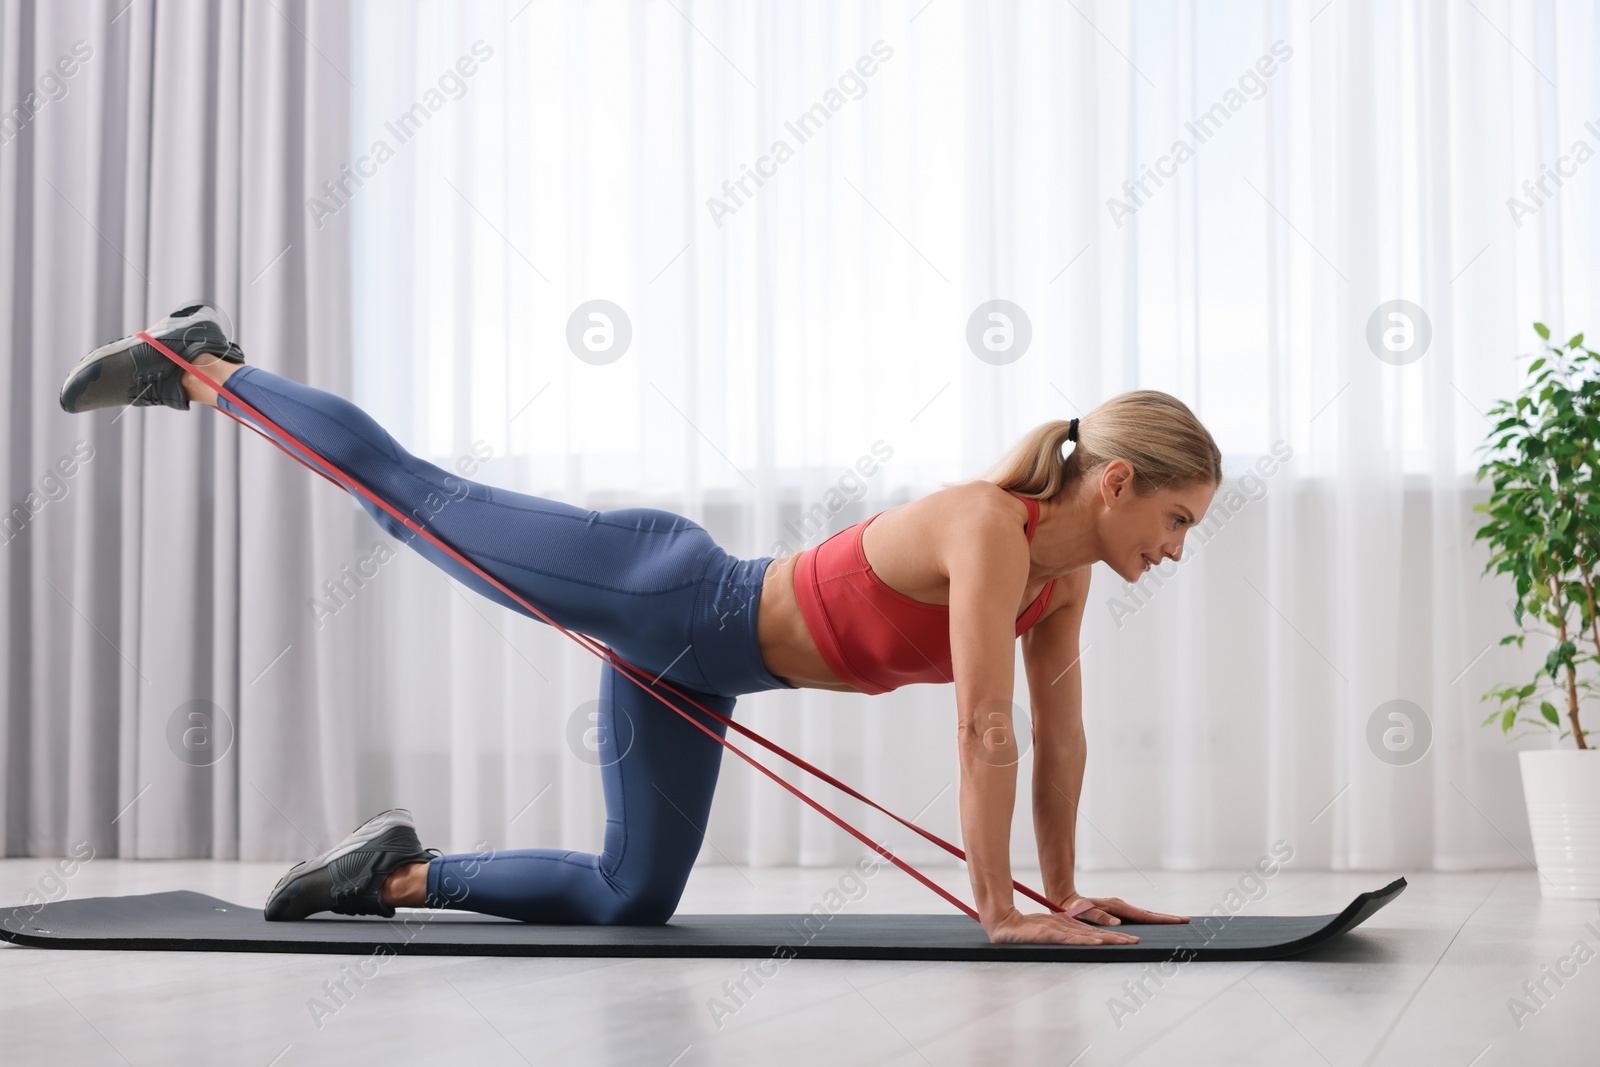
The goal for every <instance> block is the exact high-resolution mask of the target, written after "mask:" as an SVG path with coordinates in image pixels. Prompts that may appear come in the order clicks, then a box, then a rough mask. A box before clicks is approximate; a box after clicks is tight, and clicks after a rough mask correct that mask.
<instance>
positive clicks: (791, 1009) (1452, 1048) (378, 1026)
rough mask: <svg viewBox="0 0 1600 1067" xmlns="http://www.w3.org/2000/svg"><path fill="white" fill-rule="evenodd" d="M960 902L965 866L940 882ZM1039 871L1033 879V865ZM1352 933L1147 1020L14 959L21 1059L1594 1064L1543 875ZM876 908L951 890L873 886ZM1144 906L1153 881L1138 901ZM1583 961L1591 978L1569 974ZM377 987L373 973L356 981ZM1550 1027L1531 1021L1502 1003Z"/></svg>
mask: <svg viewBox="0 0 1600 1067" xmlns="http://www.w3.org/2000/svg"><path fill="white" fill-rule="evenodd" d="M49 863H50V861H47V860H41V859H13V860H4V861H0V903H4V904H12V903H16V902H19V901H21V900H22V899H23V898H24V896H25V895H26V893H27V892H28V890H29V889H30V888H32V887H33V886H35V885H36V884H37V883H38V880H39V878H40V876H41V875H42V874H43V873H44V871H45V870H46V869H47V868H48V866H49ZM283 868H284V865H283V864H261V863H249V864H239V863H206V862H167V863H158V862H132V861H112V860H96V861H94V862H93V863H90V864H88V865H86V866H85V867H84V868H83V869H82V870H81V871H80V872H79V873H78V874H77V875H76V876H75V877H74V878H73V879H72V881H71V882H70V884H69V886H68V892H70V893H71V894H72V895H73V896H76V897H82V896H94V895H102V894H114V893H143V892H155V891H159V890H164V889H180V888H181V889H194V890H198V891H201V892H206V893H210V894H212V895H214V896H218V897H223V898H226V899H230V900H234V901H238V902H240V903H252V904H258V903H259V902H260V901H261V900H262V899H263V897H264V896H265V894H266V892H267V890H268V889H269V888H270V887H271V885H272V884H273V883H274V882H275V881H276V880H277V878H278V876H279V875H280V874H281V873H282V870H283ZM941 873H942V875H943V877H942V880H943V881H945V882H946V883H947V884H949V885H951V886H953V887H956V888H962V887H961V882H962V880H963V875H962V872H960V871H958V870H946V871H944V872H941ZM1147 873H1148V874H1149V876H1150V878H1151V879H1152V880H1153V881H1154V882H1155V884H1156V887H1155V888H1151V886H1149V885H1146V884H1145V883H1144V881H1143V879H1142V878H1141V877H1140V876H1137V875H1128V876H1116V875H1092V876H1088V877H1087V878H1086V883H1087V884H1086V886H1085V888H1087V889H1088V890H1089V891H1091V892H1103V893H1108V894H1115V895H1119V896H1123V897H1127V898H1128V899H1130V900H1134V901H1136V902H1137V903H1140V904H1144V905H1146V906H1149V907H1154V908H1157V909H1162V910H1168V911H1180V912H1183V911H1186V912H1193V911H1203V910H1204V909H1205V908H1207V907H1209V906H1210V902H1212V901H1215V900H1219V899H1221V897H1222V894H1223V893H1224V892H1225V891H1226V890H1227V888H1228V887H1229V886H1230V885H1231V884H1232V883H1233V882H1234V880H1235V878H1236V875H1235V873H1234V872H1223V871H1218V872H1200V873H1160V872H1153V871H1152V872H1147ZM839 874H840V872H839V871H830V870H825V869H811V870H793V869H777V870H773V869H767V870H762V869H748V868H745V869H739V870H735V869H731V868H705V869H702V870H699V871H697V872H696V875H695V878H694V880H693V881H692V882H691V884H690V887H689V890H688V892H687V893H686V895H685V899H684V901H683V904H682V906H681V909H680V910H682V911H684V912H706V911H719V910H725V911H801V910H804V909H806V908H808V907H810V906H811V904H812V903H814V902H816V901H818V900H820V899H821V897H822V894H823V893H824V892H825V891H826V890H827V889H828V888H830V887H831V886H833V885H835V884H836V882H837V880H838V878H839ZM1022 875H1023V877H1024V878H1025V879H1026V872H1022ZM1392 877H1393V874H1392V873H1387V872H1366V873H1358V874H1332V873H1316V872H1294V871H1290V870H1284V871H1282V872H1280V873H1279V874H1278V876H1277V877H1276V878H1275V879H1273V881H1272V882H1270V883H1269V887H1270V893H1269V895H1268V897H1267V898H1266V899H1265V900H1263V901H1261V902H1260V903H1258V904H1252V905H1250V906H1249V908H1250V910H1251V911H1252V912H1254V913H1259V914H1271V913H1279V914H1320V913H1327V912H1335V911H1338V910H1339V909H1340V908H1342V907H1343V906H1344V905H1345V904H1347V903H1348V902H1349V901H1350V899H1351V898H1352V897H1354V896H1355V894H1356V893H1358V892H1360V891H1362V890H1366V889H1375V888H1377V887H1379V886H1381V885H1384V884H1385V883H1387V882H1388V881H1389V880H1390V879H1391V878H1392ZM1407 878H1408V881H1409V882H1410V885H1409V887H1408V888H1407V889H1406V891H1405V892H1404V893H1403V894H1401V896H1400V897H1399V899H1397V900H1396V901H1394V902H1393V903H1391V904H1390V905H1389V906H1388V907H1387V908H1385V909H1384V910H1383V911H1381V912H1379V913H1378V914H1377V915H1376V916H1375V917H1374V918H1372V919H1371V920H1369V921H1368V922H1367V923H1366V924H1365V925H1364V926H1362V927H1361V928H1359V929H1358V930H1357V931H1356V932H1355V933H1354V934H1351V935H1347V936H1346V937H1345V938H1344V939H1342V940H1341V941H1340V942H1338V943H1336V944H1335V945H1333V946H1330V947H1328V948H1326V949H1323V950H1321V951H1319V952H1317V953H1316V954H1314V955H1310V956H1306V957H1302V958H1300V959H1298V960H1290V961H1279V962H1269V963H1189V964H1186V965H1184V966H1183V967H1182V968H1181V969H1180V970H1179V972H1178V974H1177V975H1176V976H1174V977H1172V978H1169V979H1167V980H1166V982H1165V983H1164V984H1163V985H1162V986H1161V987H1160V988H1159V989H1156V987H1155V984H1154V983H1152V982H1148V981H1147V988H1149V989H1153V990H1156V991H1155V993H1154V995H1153V996H1151V997H1149V998H1148V999H1146V1000H1145V1002H1144V1003H1143V1004H1142V1006H1139V1007H1138V1009H1137V1011H1135V1012H1134V1013H1133V1014H1131V1015H1124V1016H1123V1017H1122V1018H1121V1019H1120V1026H1119V1025H1118V1020H1114V1019H1113V1016H1112V1013H1111V1010H1110V1007H1109V1003H1110V1001H1111V999H1112V998H1114V997H1121V998H1123V1001H1124V1003H1125V1004H1131V1003H1132V1002H1131V1001H1129V1000H1128V999H1127V994H1126V993H1125V992H1124V990H1123V988H1122V987H1123V983H1124V982H1127V981H1129V980H1130V979H1136V978H1137V977H1138V976H1139V973H1140V971H1141V965H1133V964H1022V965H1002V964H963V963H872V962H826V961H800V960H796V961H789V962H787V963H785V964H783V966H782V967H781V969H780V970H779V971H778V973H777V975H776V976H774V977H772V978H770V979H768V980H767V981H766V983H765V985H763V986H761V987H760V988H759V989H756V991H755V992H754V994H753V995H752V996H750V997H749V998H748V999H747V1000H746V1001H745V1002H744V1003H743V1004H742V1005H741V1006H739V1007H738V1009H737V1011H736V1012H735V1013H734V1014H733V1015H732V1016H731V1017H726V1018H723V1019H721V1020H720V1022H721V1025H720V1026H719V1025H718V1021H716V1020H714V1019H713V1015H712V1011H711V1007H710V1002H711V998H713V997H718V996H721V995H723V990H722V988H721V987H722V985H723V983H724V982H725V981H727V980H728V979H730V978H735V977H738V976H739V974H740V964H739V962H738V961H733V960H617V961H608V960H538V959H503V958H455V957H418V958H395V959H392V960H390V961H389V962H387V963H385V964H384V965H383V967H382V968H381V969H380V971H379V973H378V976H377V977H376V978H373V979H371V980H369V981H368V982H367V983H366V984H365V985H364V986H362V987H360V988H358V989H357V991H356V992H355V994H354V995H353V996H352V997H350V998H349V999H348V1001H347V1002H346V1003H345V1004H344V1006H342V1007H341V1008H339V1010H338V1011H337V1012H336V1013H334V1014H333V1015H331V1016H325V1017H324V1018H322V1019H321V1025H320V1026H319V1025H318V1021H317V1020H316V1019H315V1018H314V1016H313V1014H312V1011H311V1009H310V1007H309V1002H310V1001H311V1000H312V998H314V997H317V996H319V995H320V994H321V993H322V986H323V984H324V983H325V982H328V981H331V980H335V979H337V978H339V977H340V975H341V968H343V967H346V966H349V965H351V964H352V963H353V962H354V961H356V960H359V959H360V957H352V956H295V955H265V954H249V953H245V954H232V953H218V954H208V953H156V952H151V953H108V952H52V951H43V950H32V949H21V948H17V947H15V946H12V945H3V946H0V1062H3V1063H5V1064H8V1065H9V1064H35V1063H38V1064H43V1063H49V1064H102V1063H104V1064H182V1063H205V1064H212V1063H228V1064H249V1065H256V1067H268V1065H269V1064H270V1065H273V1067H290V1065H292V1064H311V1063H329V1064H350V1063H361V1064H366V1063H384V1064H394V1063H413V1062H414V1063H428V1064H440V1065H449V1064H458V1063H471V1064H475V1065H477V1064H483V1065H493V1064H522V1063H528V1064H540V1065H543V1064H547V1063H563V1064H564V1063H595V1064H629V1065H634V1064H638V1065H647V1067H696V1065H699V1064H740V1065H750V1064H765V1063H803V1064H813V1063H823V1064H828V1065H830V1067H835V1065H847V1064H873V1065H885V1067H888V1065H922V1064H931V1065H937V1067H943V1065H945V1064H983V1065H985V1067H987V1065H989V1064H1012V1063H1017V1064H1035V1063H1038V1064H1055V1065H1058V1067H1064V1065H1067V1064H1076V1065H1077V1067H1098V1065H1102V1064H1122V1063H1128V1064H1165V1063H1174V1062H1182V1063H1194V1064H1211V1063H1229V1064H1252V1063H1262V1064H1301V1063H1305V1064H1332V1065H1336V1067H1344V1065H1346V1064H1368V1063H1376V1064H1391V1063H1392V1064H1451V1065H1460V1067H1467V1065H1469V1064H1471V1065H1473V1067H1490V1065H1494V1064H1595V1063H1600V1030H1597V1029H1596V1025H1595V1024H1596V1021H1597V1019H1600V1011H1597V1009H1600V956H1596V957H1595V958H1594V959H1592V960H1589V961H1588V962H1587V963H1585V964H1583V965H1581V966H1577V973H1576V974H1575V975H1573V976H1572V977H1569V978H1565V979H1563V982H1564V984H1563V985H1561V986H1559V987H1558V986H1557V985H1556V984H1555V982H1554V981H1552V980H1549V979H1546V980H1545V987H1546V989H1548V990H1549V991H1550V995H1549V996H1548V997H1542V1000H1543V1003H1542V1006H1541V1005H1540V1004H1539V1003H1538V1002H1536V1001H1533V1000H1531V999H1529V998H1528V997H1527V995H1526V994H1525V993H1524V991H1523V988H1522V986H1523V983H1524V982H1527V981H1530V980H1531V981H1535V982H1537V981H1538V980H1539V979H1540V978H1541V977H1542V968H1544V967H1545V966H1546V965H1548V966H1550V967H1551V968H1555V966H1556V963H1557V960H1559V959H1560V958H1562V957H1564V956H1567V955H1568V954H1569V953H1570V952H1571V951H1572V949H1573V946H1574V944H1575V943H1576V942H1578V941H1584V942H1586V943H1587V945H1588V948H1589V949H1590V950H1591V951H1592V952H1595V953H1600V937H1596V936H1595V935H1594V934H1592V933H1590V932H1589V931H1588V930H1587V929H1585V927H1584V923H1585V922H1594V923H1595V926H1596V928H1597V929H1600V907H1597V904H1596V902H1594V901H1556V900H1545V899H1542V898H1541V897H1540V896H1539V892H1538V882H1537V875H1535V874H1534V873H1533V872H1532V871H1526V870H1521V871H1487V872H1479V873H1471V874H1416V875H1411V874H1408V875H1407ZM869 885H870V889H869V892H868V894H867V895H866V897H865V898H864V899H862V900H860V901H859V902H857V903H854V904H851V905H849V907H850V908H851V909H852V910H857V911H861V912H894V911H933V910H937V909H938V906H939V905H938V901H937V900H936V898H933V897H932V896H931V895H930V894H928V893H927V891H926V890H924V889H922V888H921V887H919V886H917V885H916V884H915V883H913V882H912V881H910V880H909V879H907V878H904V877H903V876H901V875H899V874H898V873H897V872H894V871H884V872H882V873H879V874H878V875H877V876H876V877H875V878H874V879H873V880H872V881H871V882H870V883H869ZM1141 889H1142V890H1143V891H1142V892H1141V891H1140V890H1141ZM1565 966H1566V968H1567V969H1568V970H1569V971H1570V970H1571V968H1572V967H1573V966H1574V964H1571V963H1569V964H1567V965H1565ZM351 987H352V988H355V986H354V984H353V983H352V985H351ZM1512 997H1518V998H1522V999H1524V1000H1525V1001H1526V1002H1527V1003H1528V1004H1529V1006H1530V1007H1535V1008H1537V1011H1536V1012H1535V1013H1534V1014H1532V1015H1528V1016H1526V1017H1524V1018H1523V1019H1522V1020H1521V1026H1520V1027H1519V1026H1518V1025H1517V1022H1516V1021H1514V1020H1513V1017H1512V1014H1511V1011H1510V1010H1509V1008H1508V1006H1507V1002H1508V999H1509V998H1512Z"/></svg>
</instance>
